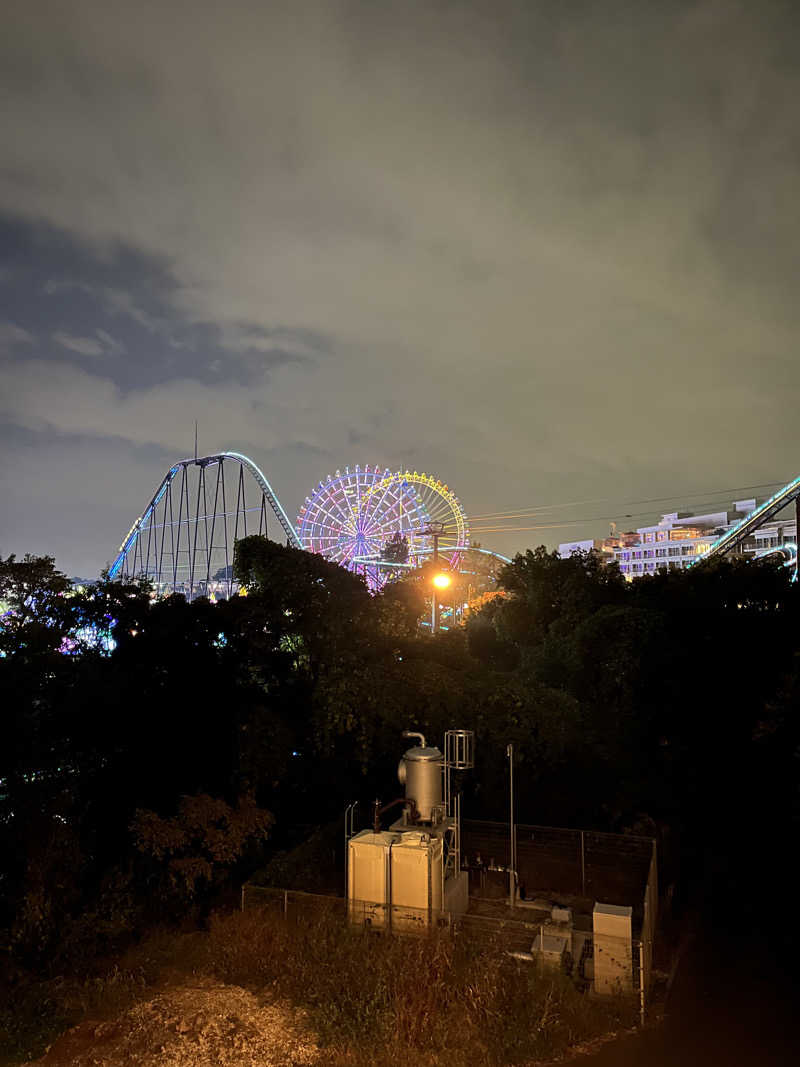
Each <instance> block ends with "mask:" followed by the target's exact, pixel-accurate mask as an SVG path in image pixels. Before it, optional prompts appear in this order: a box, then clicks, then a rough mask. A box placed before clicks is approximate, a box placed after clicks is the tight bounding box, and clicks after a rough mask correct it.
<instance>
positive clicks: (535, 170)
mask: <svg viewBox="0 0 800 1067" xmlns="http://www.w3.org/2000/svg"><path fill="white" fill-rule="evenodd" d="M796 10H798V8H797V4H796V3H791V2H787V3H771V2H767V0H759V2H758V3H756V2H748V3H736V2H699V3H697V2H688V0H687V2H674V3H670V2H667V0H653V2H647V0H631V2H629V3H618V2H614V0H594V2H582V0H570V2H568V3H563V2H562V3H558V2H554V0H550V2H544V0H543V2H537V0H524V2H521V3H518V4H511V3H502V2H498V0H491V2H488V3H457V2H444V0H439V2H435V0H430V2H428V3H419V4H417V3H409V2H404V3H381V2H379V0H368V2H341V3H337V2H333V0H326V2H323V3H319V4H313V3H305V2H303V0H291V2H289V3H286V4H282V3H276V2H265V0H257V2H253V3H241V2H238V3H237V2H232V3H227V4H220V3H218V2H214V3H211V2H207V0H194V2H193V3H191V4H189V3H178V2H170V0H158V2H148V0H138V2H137V3H130V2H126V3H115V2H113V0H100V2H97V3H95V2H93V0H79V2H71V0H58V2H53V3H48V2H45V0H35V2H31V0H24V2H19V3H14V2H11V3H9V2H8V0H7V3H6V5H5V12H6V15H5V19H4V32H3V34H2V38H1V39H0V88H1V89H2V106H1V107H0V115H2V117H1V118H0V129H1V130H2V153H0V250H2V261H1V262H0V373H2V379H1V381H2V384H1V385H0V446H1V447H2V454H3V463H2V474H0V479H1V480H2V496H0V553H2V554H7V553H8V552H17V553H23V552H25V551H32V552H45V551H46V552H49V553H52V554H54V555H55V556H56V557H57V562H58V564H59V565H60V566H61V567H62V569H64V570H66V571H67V572H68V573H70V574H82V575H93V574H96V573H97V572H98V570H99V568H100V567H102V566H103V565H104V564H105V563H106V562H107V561H108V560H110V559H111V558H113V556H114V555H115V553H116V550H117V547H118V545H119V543H120V541H121V539H122V537H123V536H124V534H125V533H126V532H127V530H128V528H129V526H130V524H131V522H132V521H133V519H134V518H135V516H136V514H138V513H139V512H140V511H141V510H142V508H143V507H144V505H145V504H146V503H147V500H148V498H149V496H150V494H151V493H152V491H153V490H154V488H155V486H156V485H157V483H158V482H159V481H160V479H161V477H162V476H163V474H164V472H165V470H166V469H167V468H168V467H169V466H170V465H171V463H172V462H173V461H174V460H175V459H177V458H180V457H182V456H184V455H187V454H191V452H192V449H193V435H194V419H195V418H197V419H198V420H199V424H200V450H201V452H213V451H218V450H222V449H234V450H237V451H241V452H244V453H246V454H248V455H249V456H251V457H252V458H253V459H254V460H255V461H256V462H257V463H258V464H259V465H260V466H261V467H262V468H263V469H264V470H265V472H266V473H267V476H268V477H269V479H270V480H271V482H272V484H273V486H274V488H275V489H276V491H277V493H278V495H279V497H280V498H281V501H282V502H283V504H284V506H285V507H286V509H287V511H288V512H289V514H290V515H295V514H296V513H297V509H298V507H299V505H300V503H301V502H302V500H303V498H304V497H305V496H306V494H307V493H308V492H309V491H310V490H311V488H312V487H313V486H314V485H315V484H316V483H317V481H318V480H319V479H320V478H322V477H324V476H325V475H326V474H327V473H329V472H332V471H334V470H335V469H336V468H337V467H344V466H345V465H346V464H348V463H349V464H355V463H361V464H364V463H380V464H381V465H384V464H385V465H388V466H391V467H396V466H399V465H400V464H401V463H403V464H405V465H407V466H411V467H412V469H413V468H416V469H419V470H426V471H430V472H433V473H434V474H436V475H437V476H438V477H440V478H441V479H442V480H443V481H446V482H447V483H448V484H449V485H450V486H451V487H453V488H454V489H455V490H456V492H457V493H458V495H459V497H460V498H461V500H462V502H463V504H464V506H465V508H466V509H467V511H468V512H469V513H472V514H480V513H485V512H489V511H496V510H510V509H512V508H514V507H516V506H517V505H527V504H536V503H546V504H551V503H554V502H558V501H571V500H580V499H588V498H592V499H594V498H601V497H615V498H616V499H618V500H623V499H640V498H643V497H656V496H659V495H664V494H667V493H677V492H682V491H684V490H685V491H686V493H687V494H688V493H691V492H697V491H699V490H706V489H710V488H712V487H715V486H719V487H722V488H725V487H734V486H746V485H750V484H755V483H760V482H768V481H773V480H777V479H781V478H784V477H785V478H788V477H790V476H793V475H795V474H796V473H798V468H799V467H800V454H799V453H798V449H797V443H798V437H799V436H800V435H799V434H798V420H799V416H798V409H799V408H800V359H798V354H797V337H798V325H799V320H800V301H798V296H797V286H798V274H799V271H798V267H799V266H800V264H798V237H799V236H800V226H799V225H798V211H799V210H800V209H799V208H798V204H799V203H800V197H799V196H798V190H800V180H799V179H800V174H799V173H798V172H799V171H800V133H799V131H800V124H798V110H799V109H798V102H799V97H798V92H799V91H800V70H799V68H798V62H797V41H798V30H799V29H800V26H798V19H797V17H796V15H795V11H796ZM595 512H596V513H597V514H598V515H605V514H606V513H607V511H606V510H604V508H603V507H602V506H601V507H599V508H595V509H594V512H592V511H591V510H590V509H584V511H583V512H581V511H580V509H579V510H578V512H577V514H578V515H579V516H582V515H584V514H585V515H589V514H593V513H595ZM570 517H574V516H573V515H570ZM641 521H644V520H641ZM606 531H607V523H604V522H597V523H595V524H594V526H587V527H586V528H585V530H584V529H583V528H581V529H579V530H576V529H575V528H570V529H565V530H564V531H563V532H562V531H559V530H557V531H549V532H547V533H544V534H542V535H541V536H539V535H537V534H529V533H518V534H514V535H504V536H503V537H501V538H495V539H492V538H489V537H487V538H485V539H484V543H486V544H492V543H494V544H496V545H497V547H499V548H501V549H503V550H505V551H510V550H513V549H517V548H522V547H525V546H527V545H528V544H535V543H538V542H539V541H545V542H546V543H548V544H551V545H552V544H554V543H556V542H558V541H561V540H568V539H572V538H573V537H575V536H576V535H577V533H585V535H586V536H591V535H592V534H593V533H594V534H596V535H602V534H604V533H605V532H606Z"/></svg>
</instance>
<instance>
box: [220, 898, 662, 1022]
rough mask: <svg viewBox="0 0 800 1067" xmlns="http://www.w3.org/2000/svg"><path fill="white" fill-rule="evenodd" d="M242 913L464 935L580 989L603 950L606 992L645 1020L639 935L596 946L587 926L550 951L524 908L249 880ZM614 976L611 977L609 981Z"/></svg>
mask: <svg viewBox="0 0 800 1067" xmlns="http://www.w3.org/2000/svg"><path fill="white" fill-rule="evenodd" d="M241 906H242V910H243V911H251V910H259V911H263V912H266V913H268V914H271V915H274V916H280V917H281V918H282V919H283V920H285V921H286V922H287V923H294V924H298V925H299V924H304V925H305V924H308V925H313V924H314V923H316V922H320V921H331V920H333V921H339V922H349V923H351V924H352V925H353V926H354V927H358V928H362V929H363V928H366V929H369V930H373V931H376V932H383V933H388V932H391V933H396V934H403V935H409V934H411V935H414V934H416V935H418V936H430V935H431V934H433V933H439V934H440V935H444V936H452V937H467V938H469V939H470V940H472V941H474V942H475V943H476V944H478V945H480V946H481V947H483V948H486V949H494V950H499V951H502V952H503V953H505V954H506V955H507V956H508V957H509V958H510V959H517V960H519V961H525V962H529V963H531V964H534V965H537V964H538V965H539V966H542V967H557V968H558V969H560V970H562V971H564V972H566V973H567V974H568V975H569V976H570V977H571V978H572V979H573V980H574V981H575V983H576V985H578V987H579V988H582V989H585V990H587V989H589V988H591V987H592V985H593V981H594V977H595V971H594V960H595V953H607V954H608V955H609V956H611V957H613V959H614V960H615V961H616V964H617V967H616V972H615V973H616V974H617V979H616V986H615V987H614V988H611V987H609V988H606V989H605V990H604V991H605V992H618V993H622V994H629V995H634V996H636V997H637V998H638V999H639V1003H640V1014H641V1017H642V1021H644V1012H645V1007H646V999H647V990H648V979H649V974H648V970H647V967H648V950H647V946H646V945H645V944H643V943H642V942H641V941H640V940H639V939H634V940H633V941H630V940H627V941H622V940H620V939H614V938H608V937H604V938H601V939H599V941H598V943H597V944H595V939H594V938H593V935H592V932H591V929H578V928H577V927H576V928H575V929H574V930H572V931H571V932H570V938H569V942H568V945H569V947H568V948H567V949H563V950H562V951H558V952H554V951H552V950H551V948H550V945H549V942H550V938H551V936H552V935H551V930H552V927H551V924H550V922H549V916H547V915H546V914H544V913H543V912H541V911H539V912H536V911H529V912H526V911H525V909H522V908H520V909H516V910H515V911H513V912H512V911H510V910H509V911H508V912H507V913H506V914H505V915H503V916H502V917H499V916H493V915H488V914H476V913H472V912H470V913H468V914H465V915H458V916H456V915H453V914H452V913H450V912H444V911H442V912H432V911H429V910H427V909H420V908H409V907H404V906H400V905H388V904H376V903H374V902H372V901H361V900H355V901H354V900H349V901H348V900H347V899H345V898H344V897H334V896H324V895H322V894H316V893H304V892H300V891H298V890H293V889H275V888H272V887H269V886H259V885H253V884H251V883H247V884H245V885H244V886H243V887H242V900H241ZM613 980H614V979H613V977H612V981H613Z"/></svg>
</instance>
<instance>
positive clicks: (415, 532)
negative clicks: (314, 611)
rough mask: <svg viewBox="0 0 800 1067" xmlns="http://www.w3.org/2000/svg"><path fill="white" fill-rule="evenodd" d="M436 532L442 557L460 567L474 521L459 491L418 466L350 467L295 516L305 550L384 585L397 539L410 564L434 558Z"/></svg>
mask: <svg viewBox="0 0 800 1067" xmlns="http://www.w3.org/2000/svg"><path fill="white" fill-rule="evenodd" d="M433 528H435V529H436V530H437V539H438V548H439V553H440V555H441V557H442V560H443V562H446V563H447V564H448V565H449V566H451V567H456V566H458V562H459V559H460V556H461V552H462V551H463V550H464V549H465V548H466V547H467V546H468V545H469V526H468V521H467V517H466V514H465V513H464V509H463V508H462V507H461V504H460V503H459V500H458V498H457V497H456V496H455V494H454V493H453V492H452V491H451V490H450V489H449V488H448V486H446V485H444V484H443V483H442V482H440V481H439V480H438V479H436V478H434V477H433V476H432V475H429V474H424V473H423V474H419V473H418V472H417V471H413V472H411V471H395V472H392V471H390V470H388V469H384V470H381V469H380V468H379V467H371V466H369V465H367V466H366V467H363V468H362V467H358V466H356V467H354V468H352V469H351V468H350V467H346V468H345V470H344V472H342V471H337V472H336V474H335V475H329V476H328V477H327V478H326V479H325V481H322V482H320V483H319V485H318V486H317V488H316V489H315V490H314V492H313V493H312V494H311V496H309V497H306V501H305V504H304V505H303V507H302V508H301V509H300V514H299V516H298V518H297V532H298V535H299V537H300V541H301V543H302V545H303V547H304V548H306V549H307V550H308V551H310V552H318V553H320V555H323V556H325V557H326V558H327V559H330V560H333V561H335V562H336V563H339V564H341V565H342V566H344V567H347V568H348V569H350V570H354V571H359V572H360V573H364V574H365V575H366V576H367V579H368V582H369V584H370V586H371V587H373V588H378V587H380V586H381V585H382V584H383V582H384V581H385V580H386V578H387V577H389V576H390V574H391V572H392V566H391V565H390V564H387V563H386V561H385V559H384V554H385V550H386V546H387V545H388V544H389V542H390V541H391V540H393V539H395V538H397V537H399V538H400V539H401V540H404V541H405V542H406V543H407V545H408V558H407V560H406V561H405V562H404V564H403V565H404V566H407V567H415V566H419V565H420V563H422V562H424V561H425V560H426V559H428V558H430V554H431V552H432V550H433V540H434V538H433V535H432V533H431V530H432V529H433Z"/></svg>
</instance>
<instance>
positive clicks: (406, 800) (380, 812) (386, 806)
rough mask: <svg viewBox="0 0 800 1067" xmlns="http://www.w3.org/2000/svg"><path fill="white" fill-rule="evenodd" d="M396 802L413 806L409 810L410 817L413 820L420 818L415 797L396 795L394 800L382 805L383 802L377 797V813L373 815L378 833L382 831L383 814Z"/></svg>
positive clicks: (374, 826) (374, 827)
mask: <svg viewBox="0 0 800 1067" xmlns="http://www.w3.org/2000/svg"><path fill="white" fill-rule="evenodd" d="M396 804H408V806H409V807H410V808H411V811H410V812H409V818H410V819H411V821H412V822H416V821H417V819H418V818H419V812H418V811H417V804H416V801H415V800H414V798H413V797H395V799H394V800H390V801H389V803H388V804H384V805H383V807H381V802H380V800H378V799H377V798H376V800H375V813H374V815H373V830H374V832H375V833H376V834H379V833H380V832H381V815H383V813H384V812H386V811H388V810H389V808H393V807H394V806H395V805H396Z"/></svg>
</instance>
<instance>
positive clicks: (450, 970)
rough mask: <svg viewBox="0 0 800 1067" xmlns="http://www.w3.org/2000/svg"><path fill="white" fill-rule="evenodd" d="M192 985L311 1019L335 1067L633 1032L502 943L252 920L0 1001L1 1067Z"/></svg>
mask: <svg viewBox="0 0 800 1067" xmlns="http://www.w3.org/2000/svg"><path fill="white" fill-rule="evenodd" d="M189 975H192V976H198V975H204V976H208V977H214V978H217V979H219V980H221V981H224V982H226V983H230V984H234V985H241V986H243V987H245V988H247V989H250V990H252V991H254V992H256V993H259V994H263V995H265V996H276V997H278V998H279V999H282V1000H286V1001H290V1002H292V1003H294V1004H295V1005H297V1006H299V1007H303V1008H305V1009H306V1010H307V1012H308V1014H309V1021H310V1023H311V1024H312V1026H313V1027H314V1028H315V1029H316V1031H317V1033H318V1035H319V1039H320V1042H321V1044H322V1045H323V1046H324V1047H325V1053H324V1055H323V1058H322V1061H323V1062H324V1063H326V1064H330V1065H331V1067H345V1065H346V1067H367V1065H370V1067H373V1065H374V1067H383V1065H386V1067H388V1065H389V1064H392V1065H394V1064H396V1063H397V1062H398V1061H400V1062H402V1061H403V1060H406V1061H408V1062H413V1063H414V1064H418V1065H420V1067H425V1065H434V1064H436V1065H439V1064H445V1063H446V1064H447V1065H448V1067H467V1065H470V1067H479V1065H486V1067H490V1065H491V1067H494V1065H500V1064H523V1063H524V1064H530V1063H532V1062H536V1061H544V1060H552V1059H555V1058H558V1057H559V1056H561V1055H562V1054H564V1053H565V1052H566V1051H567V1050H569V1049H570V1048H574V1047H576V1046H578V1045H581V1044H584V1043H587V1042H591V1041H592V1040H595V1039H597V1038H599V1037H601V1036H602V1035H604V1034H607V1033H608V1032H609V1031H614V1030H620V1029H625V1028H627V1027H629V1026H631V1025H632V1024H633V1022H634V1019H635V1006H634V1005H633V1004H631V1003H630V1001H625V1000H615V999H603V1000H597V999H593V998H591V997H588V996H586V995H585V994H582V993H580V992H579V991H578V990H577V989H576V988H575V986H574V985H573V983H572V982H571V981H570V980H569V979H567V978H566V977H565V976H564V975H560V974H554V973H549V972H546V971H544V972H542V971H539V970H538V969H537V968H536V967H535V966H533V965H531V964H529V963H525V962H518V961H516V960H513V959H510V958H509V957H508V956H506V955H505V953H504V951H503V948H502V946H501V945H500V944H499V943H494V942H486V943H480V944H478V943H477V942H476V941H475V940H472V939H469V938H466V937H462V938H456V939H451V938H448V937H447V935H446V934H442V935H441V936H436V935H434V936H432V937H430V938H420V937H416V936H406V937H398V936H390V935H386V934H381V933H378V932H374V931H365V930H362V929H357V928H353V927H349V926H347V924H345V923H343V922H342V921H341V919H340V918H338V917H336V916H332V915H325V914H322V915H320V916H318V917H317V918H313V919H309V920H308V921H304V922H303V923H301V924H295V923H293V922H291V921H290V922H287V921H286V920H285V919H284V918H283V917H282V916H280V915H275V914H270V913H266V912H259V911H248V912H244V913H241V912H236V913H233V914H226V915H221V914H220V915H216V916H214V917H212V920H211V923H210V926H209V929H208V930H207V931H205V932H202V933H195V934H189V935H187V934H177V933H175V932H162V933H158V934H155V935H153V936H151V937H150V938H148V939H147V940H146V941H145V942H143V943H142V944H141V945H139V946H137V947H136V948H134V949H132V950H130V951H129V952H128V953H125V954H124V955H123V956H121V957H120V959H119V960H118V961H115V962H113V963H111V964H110V965H109V966H108V967H105V968H103V967H97V968H95V969H94V972H93V973H92V974H84V975H82V976H81V975H74V976H71V977H61V978H58V979H52V980H50V981H48V982H38V983H36V982H30V983H27V984H24V985H18V987H17V988H16V990H12V994H11V996H10V997H5V998H3V999H2V1001H0V1002H2V1008H0V1049H1V1050H3V1051H2V1052H0V1064H3V1065H6V1064H7V1065H10V1064H13V1063H19V1062H20V1061H21V1060H23V1059H25V1058H31V1057H33V1056H35V1055H40V1054H41V1053H42V1051H43V1050H44V1048H45V1047H46V1045H47V1044H48V1043H49V1042H51V1041H52V1040H54V1038H55V1037H56V1036H57V1035H58V1034H59V1033H60V1032H61V1031H63V1030H64V1029H65V1028H66V1027H68V1026H71V1025H74V1024H75V1023H77V1022H79V1021H80V1020H81V1019H85V1018H92V1019H98V1018H100V1019H102V1018H111V1017H113V1016H115V1015H116V1014H118V1013H119V1012H121V1011H124V1010H125V1009H126V1008H127V1007H129V1006H130V1005H131V1004H132V1003H133V1002H134V1001H135V1000H137V999H141V998H143V997H149V996H151V995H152V994H153V992H154V991H155V989H156V988H163V987H164V986H165V985H169V984H170V983H171V982H173V981H174V982H179V981H182V980H184V979H185V978H186V977H187V976H189ZM3 1053H4V1054H5V1056H4V1055H3Z"/></svg>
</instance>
